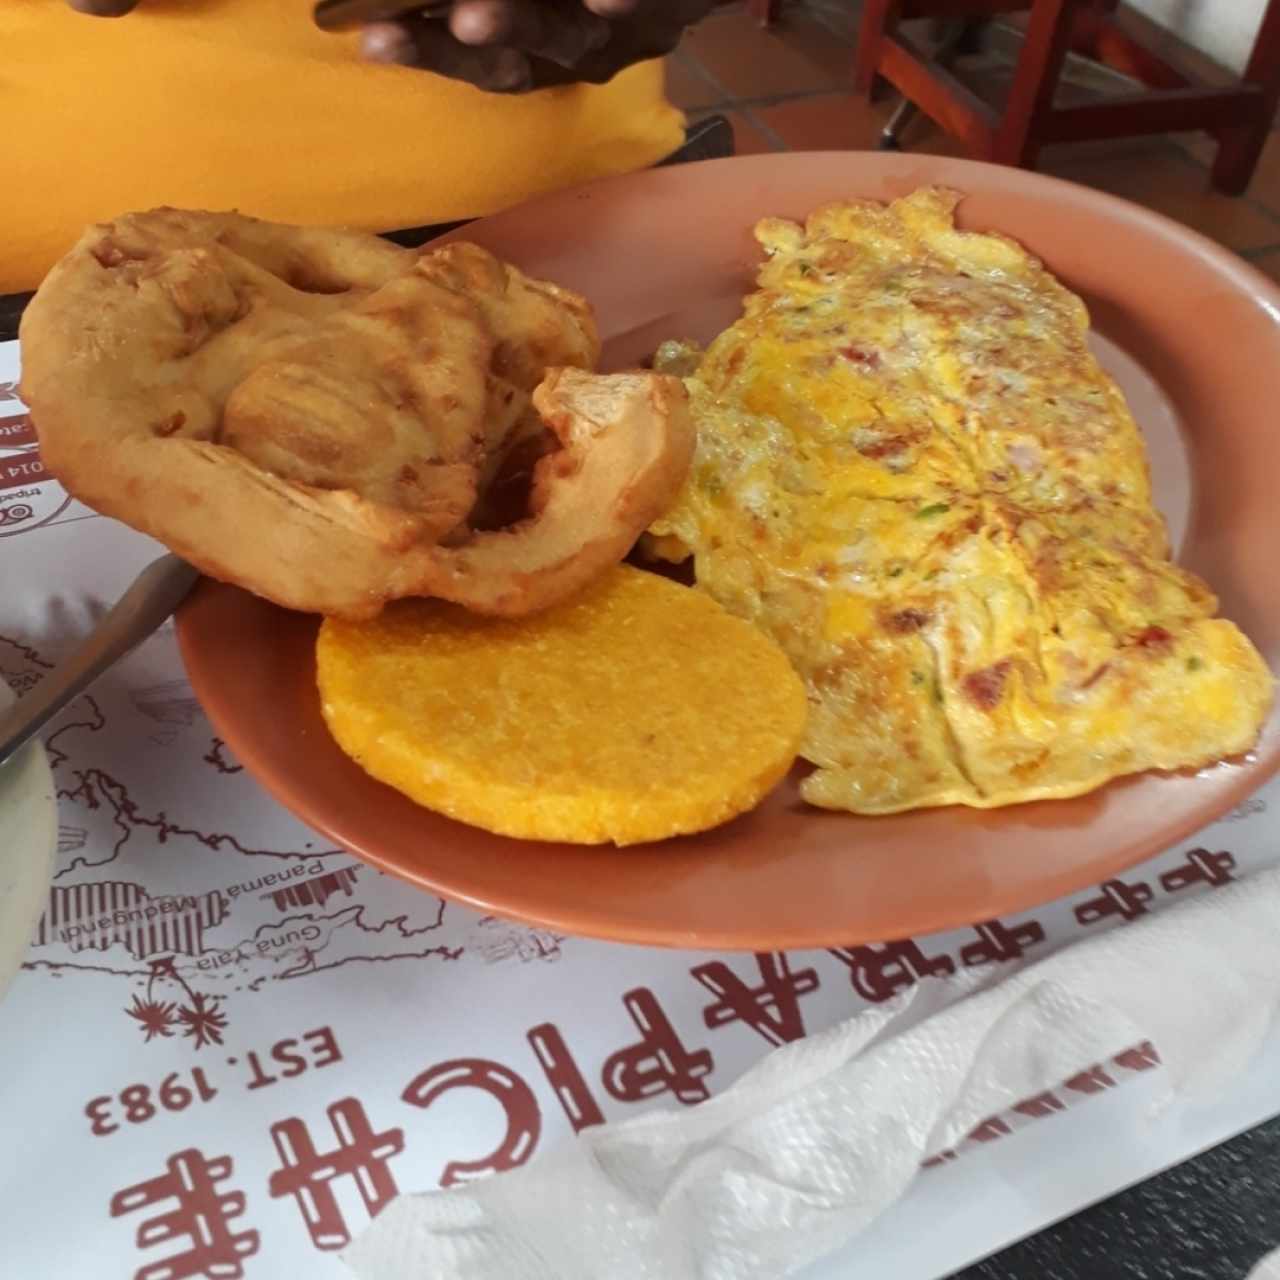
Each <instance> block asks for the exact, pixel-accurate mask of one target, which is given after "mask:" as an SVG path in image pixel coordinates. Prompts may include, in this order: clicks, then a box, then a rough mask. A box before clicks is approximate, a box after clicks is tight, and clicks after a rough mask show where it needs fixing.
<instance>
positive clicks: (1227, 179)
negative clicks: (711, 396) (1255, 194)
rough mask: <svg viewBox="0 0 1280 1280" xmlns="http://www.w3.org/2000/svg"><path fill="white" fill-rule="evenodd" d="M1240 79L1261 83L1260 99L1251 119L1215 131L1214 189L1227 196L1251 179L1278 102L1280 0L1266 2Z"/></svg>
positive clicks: (1243, 188)
mask: <svg viewBox="0 0 1280 1280" xmlns="http://www.w3.org/2000/svg"><path fill="white" fill-rule="evenodd" d="M1243 79H1244V80H1245V82H1246V83H1248V84H1256V85H1261V86H1262V102H1261V103H1260V104H1259V109H1258V114H1257V117H1256V118H1255V119H1254V120H1253V121H1252V123H1250V124H1247V125H1241V126H1239V127H1237V128H1234V129H1224V130H1223V131H1222V132H1221V133H1219V134H1218V135H1217V137H1218V154H1217V157H1216V158H1215V159H1214V162H1213V173H1212V182H1213V185H1214V187H1215V188H1216V189H1217V190H1219V191H1221V192H1222V193H1223V194H1224V195H1229V196H1240V195H1244V193H1245V191H1247V190H1248V187H1249V183H1250V182H1252V181H1253V173H1254V170H1255V169H1256V168H1257V167H1258V161H1259V159H1260V158H1261V156H1262V148H1263V147H1264V146H1266V143H1267V135H1268V134H1269V133H1270V131H1271V123H1272V120H1273V119H1274V118H1275V114H1276V107H1277V104H1280V0H1271V3H1270V4H1268V5H1267V10H1266V13H1265V14H1264V15H1263V18H1262V25H1261V26H1260V27H1259V28H1258V34H1257V36H1256V37H1255V38H1254V42H1253V52H1252V53H1251V54H1250V55H1249V64H1248V66H1246V67H1245V71H1244V77H1243Z"/></svg>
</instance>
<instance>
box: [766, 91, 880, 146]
mask: <svg viewBox="0 0 1280 1280" xmlns="http://www.w3.org/2000/svg"><path fill="white" fill-rule="evenodd" d="M755 114H756V117H757V118H758V119H759V120H760V121H761V122H762V123H763V124H766V125H768V127H769V128H770V129H772V130H773V131H774V133H776V134H777V135H778V136H779V137H780V138H781V139H782V141H783V142H784V143H786V145H787V146H788V147H790V148H792V149H793V150H795V151H831V150H844V149H852V150H866V149H868V148H870V147H873V146H875V141H876V138H877V136H878V135H879V133H880V128H881V125H882V122H883V120H884V119H885V117H886V110H885V108H884V107H882V106H881V105H880V104H876V106H874V107H869V106H868V105H867V104H866V102H865V101H864V100H863V99H862V98H861V97H858V96H856V95H854V94H852V93H824V94H820V95H819V96H818V97H815V98H797V99H795V100H794V101H792V102H782V103H779V104H778V105H777V106H774V107H757V108H756V110H755Z"/></svg>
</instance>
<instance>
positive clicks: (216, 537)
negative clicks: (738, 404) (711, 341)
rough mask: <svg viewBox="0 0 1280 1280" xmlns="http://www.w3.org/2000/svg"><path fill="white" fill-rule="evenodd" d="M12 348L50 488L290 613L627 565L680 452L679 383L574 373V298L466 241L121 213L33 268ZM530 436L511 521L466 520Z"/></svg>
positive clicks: (586, 336) (547, 584) (536, 604)
mask: <svg viewBox="0 0 1280 1280" xmlns="http://www.w3.org/2000/svg"><path fill="white" fill-rule="evenodd" d="M21 341H22V361H23V380H22V390H23V396H24V399H26V401H27V403H28V404H29V405H30V408H31V414H32V419H33V422H34V423H35V427H36V431H37V434H38V437H39V440H40V448H41V452H42V456H43V458H44V461H45V463H46V465H47V466H48V467H49V469H50V470H51V471H52V472H53V474H54V475H55V476H57V478H58V479H59V480H60V481H61V482H62V483H63V485H64V486H65V487H66V488H67V489H68V491H69V492H71V493H72V494H74V495H75V496H76V497H78V498H79V499H80V500H81V501H83V502H85V503H86V504H88V505H89V506H91V507H93V508H95V509H96V510H98V511H101V512H103V513H105V514H107V515H111V516H115V517H116V518H118V519H120V520H123V521H124V522H125V523H127V524H130V525H132V526H133V527H135V528H138V529H140V530H142V531H143V532H145V533H148V534H151V535H152V536H154V537H156V538H158V539H159V540H160V541H161V542H164V543H165V544H167V545H168V546H169V547H170V548H171V549H173V550H174V551H176V552H177V553H178V554H180V555H182V556H184V557H185V558H186V559H188V560H190V561H191V562H192V563H193V564H195V565H196V566H198V567H199V568H200V569H202V570H203V571H204V572H206V573H208V574H210V575H211V576H213V577H216V578H219V579H222V580H224V581H228V582H232V583H236V584H237V585H240V586H243V587H246V588H248V589H249V590H251V591H253V592H255V593H257V594H258V595H261V596H264V597H266V598H267V599H269V600H272V601H274V602H276V603H278V604H281V605H284V606H286V607H289V608H294V609H300V610H305V611H311V612H319V613H326V614H335V615H342V616H347V617H357V618H358V617H369V616H372V615H374V614H376V613H377V612H378V610H379V609H380V608H381V607H382V606H383V604H384V603H385V602H386V601H388V600H392V599H396V598H400V597H404V596H416V595H425V594H433V595H439V596H443V597H445V598H447V599H449V600H452V601H455V602H457V603H460V604H463V605H466V606H468V607H471V608H474V609H477V610H484V611H488V612H494V613H501V614H522V613H527V612H531V611H534V610H536V609H539V608H544V607H546V606H547V605H549V604H551V603H553V602H554V601H556V600H559V599H562V598H564V596H566V595H568V594H570V593H572V592H573V591H575V590H577V589H579V588H580V587H581V586H582V585H583V584H584V583H586V582H587V581H588V580H589V579H590V578H591V577H592V576H593V575H594V574H596V573H598V572H599V571H600V570H601V568H603V567H605V566H607V565H608V564H610V563H616V562H617V561H618V560H620V559H621V558H622V557H623V556H624V555H626V553H627V551H628V550H629V548H630V547H631V545H632V543H633V542H634V541H635V538H636V536H637V535H638V534H639V532H640V531H641V530H642V529H643V528H644V527H645V525H646V524H647V523H648V522H649V521H651V520H652V519H654V518H656V517H657V516H658V515H659V514H660V513H661V511H662V510H663V508H664V507H665V505H666V504H667V502H669V501H670V499H671V497H672V496H673V495H674V493H675V492H676V490H677V489H678V487H679V485H680V483H681V482H682V480H683V478H684V474H685V472H686V470H687V467H688V463H689V459H690V456H691V454H692V449H693V431H692V426H691V424H690V421H689V419H688V416H687V412H686V407H685V395H684V391H683V388H682V386H681V385H680V384H679V382H678V381H677V380H675V379H672V378H666V377H663V376H661V375H656V374H634V375H618V376H613V377H605V376H601V375H596V374H593V373H590V372H589V371H590V370H591V368H592V367H593V366H594V364H595V362H596V360H597V358H598V356H599V338H598V336H597V333H596V329H595V324H594V320H593V318H592V315H591V311H590V308H589V306H588V305H587V303H586V302H585V300H583V299H582V298H581V297H579V296H577V295H576V294H573V293H571V292H569V291H568V290H565V289H560V288H558V287H557V286H555V285H552V284H547V283H544V282H541V281H537V280H532V279H530V278H529V277H527V276H525V275H524V274H523V273H522V272H520V271H518V270H517V269H516V268H514V267H511V266H508V265H506V264H504V263H502V262H500V261H499V260H498V259H496V258H494V257H493V256H492V255H491V254H489V253H488V252H486V251H485V250H483V249H481V248H479V247H477V246H474V245H468V244H450V245H447V246H444V247H442V248H437V249H428V250H424V251H419V252H415V251H411V250H408V249H402V248H398V247H396V246H394V245H392V244H389V243H387V242H386V241H383V240H380V239H378V238H377V237H374V236H369V235H363V234H360V233H356V232H349V231H339V230H320V229H310V228H300V227H286V226H281V225H277V224H273V223H267V222H261V221H257V220H255V219H251V218H246V217H242V216H240V215H237V214H229V213H228V214H215V213H193V212H183V211H179V210H155V211H152V212H149V213H140V214H128V215H125V216H123V217H120V218H117V219H116V220H114V221H113V222H110V223H105V224H102V225H99V226H95V227H92V228H90V229H89V230H88V231H87V232H86V233H85V235H84V236H83V238H82V239H81V241H80V242H79V244H77V245H76V247H75V248H74V249H73V250H72V251H71V252H70V253H69V254H68V255H67V256H66V258H64V259H63V260H62V262H60V263H59V264H58V265H57V266H56V267H55V268H54V270H53V271H52V272H51V273H50V275H49V277H48V278H47V279H46V280H45V282H44V284H43V285H42V286H41V288H40V290H39V292H38V293H37V294H36V297H35V298H34V299H33V300H32V302H31V304H30V305H29V307H28V309H27V312H26V314H25V316H24V318H23V323H22V330H21ZM544 379H545V380H546V385H545V386H544V387H543V390H542V391H541V393H539V396H538V403H540V404H541V405H543V406H545V407H546V408H547V411H548V412H549V413H551V415H552V420H551V421H550V422H549V423H545V424H544V423H543V421H542V419H541V418H540V417H539V414H538V411H537V408H536V407H535V392H536V391H537V389H538V387H539V385H540V384H542V383H543V382H544ZM580 410H581V411H582V413H583V415H584V416H582V417H581V418H579V411H580ZM548 432H551V433H553V436H549V437H548V439H549V447H548V449H547V450H546V454H547V456H545V457H544V458H543V459H542V461H541V462H540V463H539V465H538V470H537V473H536V476H535V482H534V490H533V506H532V509H531V510H530V511H529V512H528V514H527V517H526V518H524V519H522V520H521V521H520V522H519V523H518V524H516V525H515V526H514V527H512V528H508V529H499V530H492V529H482V530H480V529H477V528H475V527H474V522H473V520H472V516H473V513H475V512H476V511H477V507H478V504H479V502H480V499H481V498H482V496H483V490H484V487H485V486H486V485H487V484H489V483H490V482H491V481H492V479H493V477H494V475H495V473H496V471H497V470H498V468H499V467H500V465H501V462H502V459H503V457H504V455H505V452H506V450H507V449H508V448H509V447H510V446H511V444H512V442H513V441H517V440H520V439H528V438H529V437H530V436H533V435H537V434H546V433H548Z"/></svg>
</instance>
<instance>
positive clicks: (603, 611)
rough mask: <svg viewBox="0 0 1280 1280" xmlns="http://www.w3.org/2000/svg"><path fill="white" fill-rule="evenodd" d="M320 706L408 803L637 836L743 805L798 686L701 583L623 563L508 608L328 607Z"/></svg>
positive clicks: (487, 818) (601, 839)
mask: <svg viewBox="0 0 1280 1280" xmlns="http://www.w3.org/2000/svg"><path fill="white" fill-rule="evenodd" d="M316 660H317V672H318V679H319V685H320V699H321V706H322V708H323V711H324V717H325V720H326V722H327V724H328V726H329V729H330V731H331V732H332V734H333V736H334V738H335V739H336V740H337V742H338V744H339V745H340V746H341V747H342V749H343V750H344V751H345V752H346V753H347V754H348V755H350V756H351V757H353V758H354V759H355V760H356V761H357V762H358V763H359V764H360V765H361V766H362V767H363V768H364V769H365V770H366V771H367V772H368V773H370V774H371V775H372V776H373V777H375V778H377V779H379V780H380V781H382V782H385V783H388V784H389V785H390V786H393V787H395V788H396V789H397V790H399V791H402V792H403V793H404V794H405V795H407V796H409V797H410V798H411V799H412V800H415V801H417V802H418V803H419V804H422V805H425V806H426V807H428V808H431V809H436V810H438V811H439V812H441V813H445V814H448V815H449V816H450V817H452V818H457V819H459V820H460V821H463V822H467V823H470V824H472V825H473V826H478V827H483V828H485V829H487V830H489V831H495V832H498V833H499V834H502V835H508V836H515V837H518V838H522V839H529V840H561V841H568V842H573V843H578V844H604V843H608V842H612V843H614V844H619V845H625V844H635V843H638V842H640V841H645V840H661V839H664V838H666V837H668V836H675V835H681V834H684V833H688V832H693V831H701V830H705V829H706V828H709V827H713V826H716V825H718V824H719V823H722V822H726V821H728V820H729V819H730V818H732V817H734V816H735V815H737V814H739V813H742V812H744V811H746V810H748V809H750V808H752V807H753V806H754V805H755V804H756V803H757V802H758V801H759V800H760V799H761V797H763V796H764V795H765V794H766V793H767V792H768V791H769V790H771V789H772V787H773V786H774V785H775V784H776V783H777V782H778V781H779V780H780V779H781V778H782V777H783V775H784V774H785V773H786V771H787V769H788V767H789V765H790V764H791V761H792V759H793V758H794V756H795V752H796V748H797V746H798V744H799V742H800V738H801V735H802V734H803V732H804V723H805V712H806V702H805V692H804V686H803V685H802V683H801V682H800V679H799V678H798V677H797V676H796V674H795V673H794V672H793V671H792V669H791V667H790V665H789V664H788V662H787V660H786V658H785V657H784V656H783V654H782V652H781V650H779V649H778V648H777V647H776V646H775V645H774V644H773V643H772V642H771V641H770V640H769V639H767V638H766V637H765V636H764V635H763V634H762V633H761V632H759V631H758V630H756V628H754V627H752V626H751V625H750V624H749V623H746V622H742V621H740V620H739V619H737V618H734V617H731V616H730V615H729V614H728V613H726V612H725V611H724V610H723V609H722V608H721V607H720V606H719V605H717V604H716V603H715V602H714V601H712V600H711V599H710V598H709V597H708V596H706V595H704V594H703V593H701V592H697V591H691V590H689V589H688V588H686V587H681V586H678V585H677V584H675V583H673V582H670V581H668V580H667V579H665V578H660V577H658V576H656V575H654V574H649V573H644V572H642V571H640V570H637V569H632V568H629V567H628V566H625V565H623V566H619V567H617V568H615V569H612V570H610V571H608V572H607V573H605V574H604V575H603V576H602V577H601V578H600V580H599V581H597V582H595V583H593V584H592V585H591V587H590V588H588V589H587V590H586V591H585V592H583V593H582V594H581V595H580V596H578V597H577V598H576V599H574V600H572V601H569V602H567V603H564V604H560V605H557V606H556V607H555V608H552V609H548V610H546V611H545V612H543V613H540V614H539V615H538V616H537V617H534V618H526V619H520V620H496V619H491V618H478V617H475V616H473V615H469V614H467V613H464V612H463V611H461V610H459V609H456V608H452V607H450V606H448V605H442V604H438V603H436V602H434V601H412V602H409V601H406V602H402V603H400V604H396V605H393V606H392V607H391V608H389V609H387V610H385V611H384V612H383V614H382V615H381V617H379V618H377V619H376V620H374V621H372V622H349V621H344V620H334V619H330V620H327V621H326V622H325V623H324V625H323V626H322V627H321V629H320V638H319V642H318V645H317V649H316Z"/></svg>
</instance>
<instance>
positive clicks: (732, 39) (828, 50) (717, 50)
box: [682, 10, 853, 98]
mask: <svg viewBox="0 0 1280 1280" xmlns="http://www.w3.org/2000/svg"><path fill="white" fill-rule="evenodd" d="M682 47H683V49H684V51H685V52H686V53H687V54H689V55H691V56H692V57H693V58H695V59H696V60H697V61H698V62H699V63H700V64H701V65H702V66H703V67H704V68H706V70H707V71H709V72H710V73H711V75H712V76H713V77H714V78H715V79H716V80H718V81H719V82H720V83H721V84H722V85H724V86H725V88H726V89H728V90H729V92H730V93H731V94H733V95H734V96H735V97H739V98H770V97H774V96H777V95H779V94H787V93H803V92H806V91H809V90H820V89H836V88H841V87H846V86H847V85H848V84H849V82H850V80H851V78H852V76H853V45H852V43H850V42H848V41H844V40H841V39H839V38H838V37H837V36H836V35H834V34H833V33H832V32H831V30H830V29H829V28H827V27H825V26H823V25H822V24H821V23H820V22H818V21H817V20H816V19H815V18H813V17H811V16H810V15H809V14H806V13H804V12H802V11H794V10H793V11H790V12H785V13H784V14H783V15H782V18H781V19H780V20H779V21H778V22H777V23H776V24H775V25H774V26H772V27H769V28H767V29H765V28H763V27H761V26H760V25H759V24H758V23H757V22H756V21H755V19H754V18H752V17H751V15H750V14H747V13H744V12H734V13H723V14H715V15H713V16H712V17H710V18H708V19H707V20H706V21H705V22H702V23H700V24H699V25H698V26H697V27H695V28H694V29H693V30H692V31H691V32H690V33H689V35H688V36H686V37H685V41H684V45H683V46H682Z"/></svg>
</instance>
